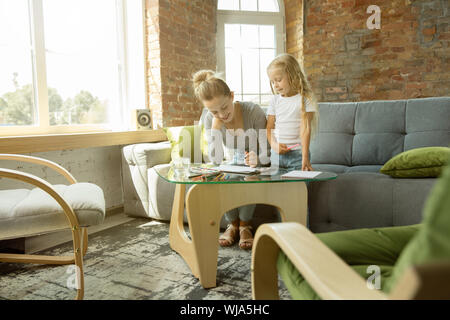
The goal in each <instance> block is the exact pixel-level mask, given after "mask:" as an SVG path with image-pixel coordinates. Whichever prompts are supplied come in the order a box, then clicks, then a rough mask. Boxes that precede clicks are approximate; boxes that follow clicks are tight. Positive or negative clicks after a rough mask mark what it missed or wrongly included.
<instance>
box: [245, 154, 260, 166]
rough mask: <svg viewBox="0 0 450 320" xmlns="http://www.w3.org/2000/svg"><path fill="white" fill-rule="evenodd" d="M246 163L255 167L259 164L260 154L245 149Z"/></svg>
mask: <svg viewBox="0 0 450 320" xmlns="http://www.w3.org/2000/svg"><path fill="white" fill-rule="evenodd" d="M244 163H245V165H247V166H249V167H252V168H255V167H256V166H257V165H258V156H257V155H256V153H255V152H254V151H250V152H247V151H245V158H244Z"/></svg>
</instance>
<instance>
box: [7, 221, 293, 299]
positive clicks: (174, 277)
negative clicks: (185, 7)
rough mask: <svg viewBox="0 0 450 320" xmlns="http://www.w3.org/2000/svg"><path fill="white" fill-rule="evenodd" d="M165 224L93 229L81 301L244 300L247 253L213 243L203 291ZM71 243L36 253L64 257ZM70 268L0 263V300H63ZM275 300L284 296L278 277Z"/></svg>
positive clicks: (248, 293)
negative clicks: (213, 279)
mask: <svg viewBox="0 0 450 320" xmlns="http://www.w3.org/2000/svg"><path fill="white" fill-rule="evenodd" d="M168 235H169V225H168V224H167V223H160V222H155V221H150V222H149V220H146V219H135V220H132V221H130V222H128V223H125V224H122V225H119V226H116V227H113V228H110V229H107V230H104V231H101V232H98V233H96V234H94V235H92V236H90V238H89V247H88V252H87V254H86V256H85V258H84V274H85V296H84V299H85V300H111V299H113V300H231V299H232V300H249V299H251V276H250V264H251V252H250V251H245V250H241V249H240V248H239V246H238V245H237V244H236V245H235V246H233V247H230V248H221V247H219V259H218V269H217V287H215V288H211V289H204V288H203V287H202V286H201V285H200V282H199V281H198V279H197V278H195V277H194V276H193V275H192V274H191V273H190V269H189V267H188V266H187V264H186V263H185V262H184V260H183V259H182V258H181V256H179V255H178V254H177V253H175V252H174V251H173V250H172V249H171V248H170V246H169V236H168ZM72 250H73V249H72V243H66V244H63V245H61V246H58V247H55V248H52V249H49V250H46V251H43V252H41V253H42V254H45V255H68V254H71V252H72ZM73 280H74V268H73V266H72V267H71V266H42V265H29V264H10V263H0V299H26V300H42V299H44V300H47V299H50V300H66V299H73V298H74V297H75V294H76V291H75V290H73V289H70V287H71V286H72V287H73V283H74V281H73ZM279 286H280V291H279V292H280V299H285V300H288V299H290V296H289V293H288V292H287V290H286V288H285V287H284V286H283V284H282V282H281V281H279Z"/></svg>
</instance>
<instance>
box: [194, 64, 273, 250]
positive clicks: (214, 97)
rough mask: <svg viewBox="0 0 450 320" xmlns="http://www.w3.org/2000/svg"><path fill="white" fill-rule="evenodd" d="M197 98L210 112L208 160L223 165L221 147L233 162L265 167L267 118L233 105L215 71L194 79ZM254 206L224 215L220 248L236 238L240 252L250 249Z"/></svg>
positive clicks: (254, 107) (251, 105) (241, 104)
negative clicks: (223, 230) (229, 154)
mask: <svg viewBox="0 0 450 320" xmlns="http://www.w3.org/2000/svg"><path fill="white" fill-rule="evenodd" d="M193 83H194V91H195V95H196V97H197V98H198V99H199V100H200V101H201V102H202V104H203V105H204V106H205V107H206V108H207V109H208V110H209V113H208V114H207V116H206V120H205V129H206V132H207V136H208V149H209V155H210V158H211V159H212V160H213V162H214V163H216V164H220V163H221V162H222V161H223V146H222V143H223V145H225V147H226V149H228V150H231V151H232V152H233V162H234V163H237V164H246V165H249V166H252V167H255V166H257V165H258V164H260V163H262V164H267V163H268V162H269V155H268V154H267V150H268V148H267V138H266V134H265V132H266V131H265V129H266V115H265V113H264V111H263V110H262V109H261V108H260V107H259V106H258V105H256V104H254V103H252V102H239V101H234V93H233V92H232V91H231V90H230V88H229V87H228V85H227V84H226V83H225V81H223V80H222V79H220V78H219V77H218V76H217V75H216V74H215V72H214V71H211V70H200V71H198V72H197V73H195V75H194V77H193ZM255 206H256V205H254V204H253V205H247V206H243V207H240V208H237V209H234V210H231V211H228V212H227V213H225V218H226V219H227V221H228V222H229V224H228V226H227V229H226V230H225V232H224V233H223V234H222V235H221V236H220V237H219V244H220V245H221V246H223V247H228V246H231V245H233V244H234V243H235V242H236V241H237V240H238V238H239V247H240V248H241V249H251V248H252V245H253V234H252V231H251V226H250V221H251V219H252V217H253V213H254V211H255Z"/></svg>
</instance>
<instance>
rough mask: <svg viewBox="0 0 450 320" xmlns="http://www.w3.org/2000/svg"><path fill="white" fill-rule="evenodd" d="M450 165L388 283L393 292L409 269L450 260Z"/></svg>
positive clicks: (433, 191) (428, 200) (431, 193)
mask: <svg viewBox="0 0 450 320" xmlns="http://www.w3.org/2000/svg"><path fill="white" fill-rule="evenodd" d="M449 194H450V164H449V165H447V167H445V169H444V170H443V172H442V176H441V177H440V178H439V179H438V181H437V182H436V184H435V185H434V187H433V189H432V190H431V192H430V195H429V197H428V199H427V201H426V202H425V206H424V219H423V223H422V227H421V228H420V230H419V231H418V232H417V234H416V235H415V236H414V237H413V239H411V241H410V242H409V243H408V245H407V246H406V247H405V249H404V250H403V252H402V254H401V255H400V257H399V258H398V260H397V263H396V264H395V267H394V270H393V274H392V277H391V279H390V281H389V283H388V291H390V290H391V289H392V288H393V287H395V284H396V283H397V281H398V280H400V278H401V276H402V275H403V274H404V272H405V271H406V269H407V268H409V267H410V266H413V265H420V264H426V263H433V262H439V261H448V260H450V196H449Z"/></svg>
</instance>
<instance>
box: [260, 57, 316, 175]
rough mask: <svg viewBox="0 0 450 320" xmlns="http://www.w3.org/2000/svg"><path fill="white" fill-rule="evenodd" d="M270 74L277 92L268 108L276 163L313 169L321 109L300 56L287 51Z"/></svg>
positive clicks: (290, 168)
mask: <svg viewBox="0 0 450 320" xmlns="http://www.w3.org/2000/svg"><path fill="white" fill-rule="evenodd" d="M267 74H268V76H269V79H270V86H271V88H272V92H273V93H274V97H273V98H272V99H271V102H270V104H269V108H268V111H267V115H268V117H267V138H268V140H269V143H270V146H271V149H272V151H271V162H272V166H279V167H280V168H285V169H289V170H305V171H312V170H313V168H312V167H311V162H310V152H309V145H310V140H311V137H312V136H313V135H314V133H315V132H316V130H317V127H318V120H319V111H318V107H317V102H316V100H315V98H314V94H313V91H312V89H311V87H310V85H309V83H308V81H307V78H306V75H305V73H304V72H303V70H302V68H301V66H300V64H299V62H298V61H297V59H295V57H293V56H292V55H290V54H286V53H285V54H281V55H279V56H277V57H276V58H275V59H274V60H273V61H272V62H271V63H270V64H269V66H268V67H267Z"/></svg>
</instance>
